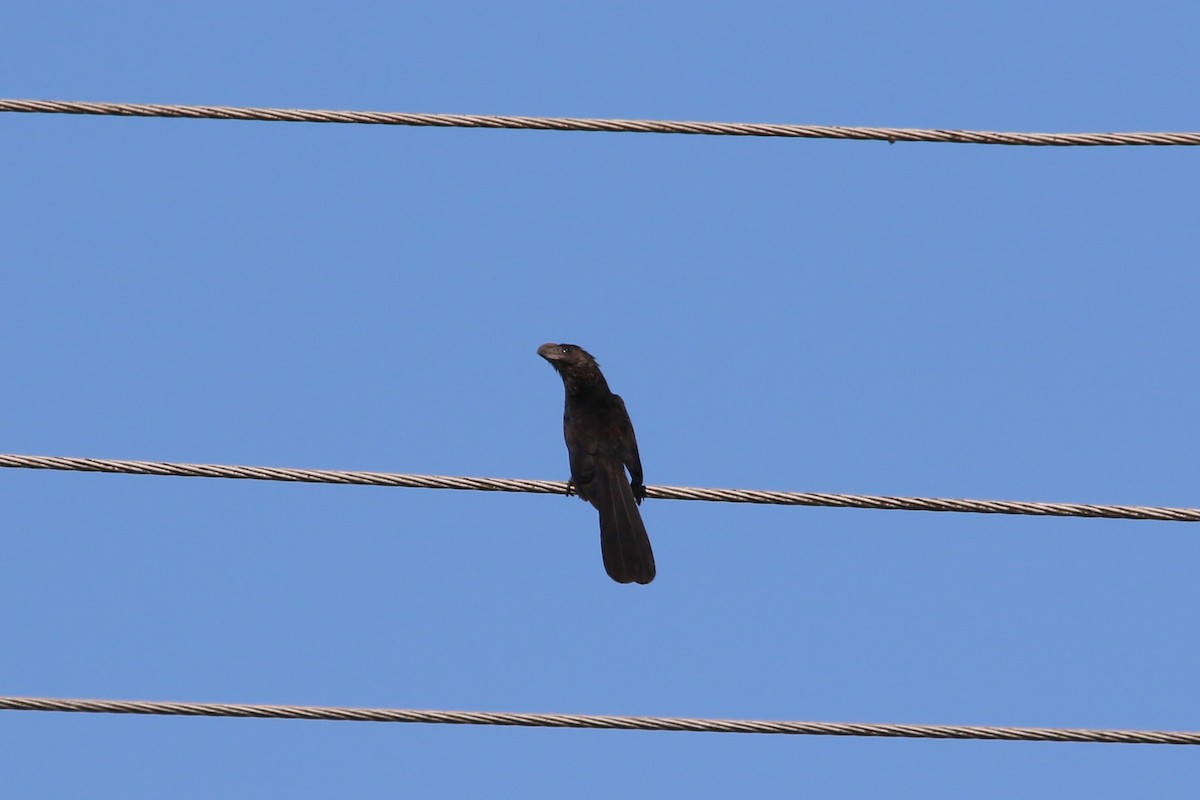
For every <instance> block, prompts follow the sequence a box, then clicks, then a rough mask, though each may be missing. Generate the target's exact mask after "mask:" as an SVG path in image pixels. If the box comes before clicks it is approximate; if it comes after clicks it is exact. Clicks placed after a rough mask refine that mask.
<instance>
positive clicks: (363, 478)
mask: <svg viewBox="0 0 1200 800" xmlns="http://www.w3.org/2000/svg"><path fill="white" fill-rule="evenodd" d="M0 467H12V468H18V469H53V470H66V471H71V472H115V473H123V474H127V475H173V476H177V477H186V478H240V479H244V480H258V481H291V482H296V483H338V484H347V485H360V486H398V487H406V488H414V489H474V490H478V491H486V492H530V493H533V494H566V493H567V484H566V483H564V482H562V481H539V480H524V479H518V478H468V477H450V476H446V475H403V474H398V473H392V472H347V471H343V470H331V469H291V468H286V467H245V466H229V465H224V464H178V463H173V462H168V461H119V460H116V459H108V458H73V457H68V456H25V455H16V454H12V453H0ZM646 496H647V497H653V498H656V499H659V500H707V501H712V502H725V503H762V504H767V505H784V506H825V507H829V508H874V509H883V510H891V511H958V512H966V513H974V514H1020V515H1027V516H1039V517H1102V518H1106V519H1141V520H1160V521H1164V522H1200V508H1164V507H1155V506H1113V505H1090V504H1086V503H1038V502H1026V501H1016V500H962V499H946V498H936V497H888V496H880V495H859V494H823V493H816V492H771V491H759V490H754V489H701V488H694V487H686V486H647V487H646Z"/></svg>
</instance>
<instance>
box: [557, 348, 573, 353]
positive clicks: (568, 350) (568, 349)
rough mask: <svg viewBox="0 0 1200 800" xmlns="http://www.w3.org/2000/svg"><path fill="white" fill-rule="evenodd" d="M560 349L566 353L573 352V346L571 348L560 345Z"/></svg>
mask: <svg viewBox="0 0 1200 800" xmlns="http://www.w3.org/2000/svg"><path fill="white" fill-rule="evenodd" d="M558 349H559V350H560V351H562V352H564V353H569V352H571V348H570V347H560V348H558Z"/></svg>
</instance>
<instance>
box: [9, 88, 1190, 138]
mask: <svg viewBox="0 0 1200 800" xmlns="http://www.w3.org/2000/svg"><path fill="white" fill-rule="evenodd" d="M0 111H12V112H22V113H27V114H89V115H100V116H117V117H183V118H188V119H237V120H255V121H260V122H340V123H358V124H366V125H408V126H415V127H434V128H509V129H522V130H547V131H603V132H608V133H686V134H696V135H705V136H775V137H784V138H792V139H858V140H873V141H882V142H892V143H894V142H949V143H955V144H1004V145H1032V146H1040V147H1106V146H1107V147H1111V146H1117V145H1142V146H1145V145H1200V133H1195V132H1191V133H1188V132H1185V133H1172V132H1159V133H1150V132H1132V133H1019V132H1004V131H967V130H943V129H926V128H865V127H848V126H844V125H784V124H772V123H750V122H680V121H673V120H650V119H590V118H580V117H521V116H492V115H483V114H410V113H404V112H398V111H329V110H317V109H296V108H245V107H232V106H188V105H164V104H156V103H90V102H79V101H72V100H19V99H3V98H0Z"/></svg>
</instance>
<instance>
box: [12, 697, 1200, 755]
mask: <svg viewBox="0 0 1200 800" xmlns="http://www.w3.org/2000/svg"><path fill="white" fill-rule="evenodd" d="M0 709H3V710H10V711H67V712H83V713H92V714H151V715H163V716H184V717H253V718H257V719H307V720H329V721H341V722H421V723H439V724H446V725H504V726H510V727H523V728H593V729H601V730H626V731H681V732H692V733H759V734H789V735H807V736H882V737H891V738H904V739H991V740H1003V741H1022V742H1093V743H1107V744H1188V745H1197V744H1200V732H1189V731H1143V730H1113V729H1091V728H997V727H990V726H983V725H894V724H887V723H874V722H868V723H858V722H792V721H776V720H752V719H698V718H691V717H613V716H599V715H591V714H530V713H507V712H491V711H425V710H415V709H403V708H343V707H336V706H276V705H245V704H237V703H168V702H158V701H149V700H77V699H68V698H54V697H0Z"/></svg>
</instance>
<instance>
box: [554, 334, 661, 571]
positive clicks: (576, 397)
mask: <svg viewBox="0 0 1200 800" xmlns="http://www.w3.org/2000/svg"><path fill="white" fill-rule="evenodd" d="M538 355H539V356H541V357H542V358H544V359H546V360H547V361H549V362H550V364H551V365H552V366H553V367H554V369H555V370H557V371H558V375H559V377H561V378H562V381H563V387H564V388H565V389H566V395H567V401H566V407H565V409H564V411H563V436H564V438H565V439H566V440H567V456H568V457H569V459H570V462H571V480H570V482H569V484H568V487H569V488H568V493H570V491H571V490H574V491H575V492H576V493H577V494H578V495H579V496H580V497H581V498H583V499H584V500H587V501H588V502H589V503H591V504H592V505H593V506H595V507H596V510H597V511H599V512H600V552H601V554H602V555H603V556H604V570H605V572H607V573H608V576H609V577H610V578H612V579H613V580H614V581H616V582H617V583H649V582H650V581H652V580H654V553H653V552H652V551H651V550H650V537H649V536H647V535H646V526H645V525H644V524H642V515H641V514H640V513H639V512H638V504H640V503H641V502H642V499H643V498H644V497H645V496H646V487H645V486H644V485H643V484H642V461H641V458H639V457H638V447H637V439H636V438H634V435H633V423H631V422H630V421H629V414H628V412H626V411H625V403H624V401H622V400H621V398H620V397H618V396H617V395H615V394H613V393H612V392H611V391H610V390H609V388H608V382H607V381H605V380H604V376H603V375H602V374H601V373H600V365H599V364H597V363H596V359H594V358H592V356H591V354H589V353H588V352H587V351H586V350H584V349H583V348H582V347H579V346H578V345H574V344H552V343H547V344H544V345H542V346H541V347H539V348H538ZM626 468H628V469H629V475H630V478H632V479H633V481H632V483H630V480H629V478H626V477H625V469H626Z"/></svg>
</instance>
